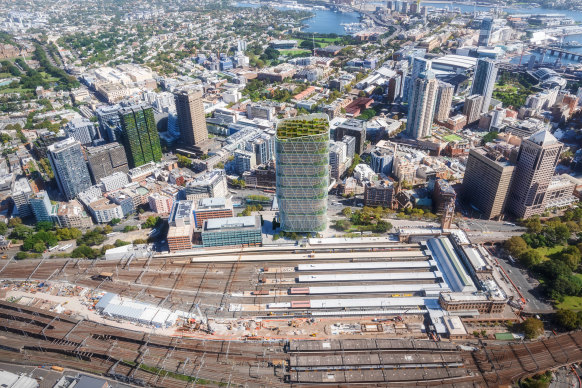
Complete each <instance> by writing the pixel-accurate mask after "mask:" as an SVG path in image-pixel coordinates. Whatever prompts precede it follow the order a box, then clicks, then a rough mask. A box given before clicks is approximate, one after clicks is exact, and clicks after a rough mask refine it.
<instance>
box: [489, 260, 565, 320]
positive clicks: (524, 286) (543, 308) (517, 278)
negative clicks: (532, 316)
mask: <svg viewBox="0 0 582 388" xmlns="http://www.w3.org/2000/svg"><path fill="white" fill-rule="evenodd" d="M498 261H499V265H500V266H502V267H503V269H504V270H505V272H506V273H507V275H508V276H509V277H510V278H511V281H512V282H513V283H514V284H515V285H516V286H517V289H518V290H519V292H520V293H521V294H522V295H523V297H524V298H525V301H526V304H525V306H524V311H526V312H531V313H550V312H552V311H554V309H553V307H552V305H551V304H550V303H547V302H544V300H545V295H544V292H543V290H542V287H541V286H540V284H539V282H538V281H537V280H535V279H534V278H532V277H530V276H529V274H528V272H527V271H526V270H525V269H523V268H521V267H519V266H517V265H516V264H517V263H516V264H513V263H511V262H509V260H506V259H502V258H498Z"/></svg>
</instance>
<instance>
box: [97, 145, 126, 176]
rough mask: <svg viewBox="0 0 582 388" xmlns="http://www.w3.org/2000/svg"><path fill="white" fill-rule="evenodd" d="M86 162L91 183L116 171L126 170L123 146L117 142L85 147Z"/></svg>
mask: <svg viewBox="0 0 582 388" xmlns="http://www.w3.org/2000/svg"><path fill="white" fill-rule="evenodd" d="M87 162H88V164H89V171H90V172H91V176H92V177H93V183H95V184H97V183H99V180H100V179H101V178H104V177H106V176H109V175H111V174H113V173H116V172H128V171H129V165H128V164H127V156H126V155H125V148H123V146H122V145H121V144H119V143H109V144H105V145H102V146H99V147H88V148H87Z"/></svg>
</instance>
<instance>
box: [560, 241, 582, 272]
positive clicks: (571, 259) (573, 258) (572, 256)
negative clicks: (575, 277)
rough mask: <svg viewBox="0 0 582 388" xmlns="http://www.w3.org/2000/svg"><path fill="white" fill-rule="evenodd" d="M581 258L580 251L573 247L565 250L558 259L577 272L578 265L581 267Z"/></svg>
mask: <svg viewBox="0 0 582 388" xmlns="http://www.w3.org/2000/svg"><path fill="white" fill-rule="evenodd" d="M580 258H581V255H580V251H579V250H578V248H576V247H575V246H573V245H570V246H568V247H566V248H564V250H562V252H560V255H559V256H558V259H559V260H560V261H562V262H564V263H565V264H567V265H568V267H570V269H571V270H572V271H574V270H576V268H578V265H580Z"/></svg>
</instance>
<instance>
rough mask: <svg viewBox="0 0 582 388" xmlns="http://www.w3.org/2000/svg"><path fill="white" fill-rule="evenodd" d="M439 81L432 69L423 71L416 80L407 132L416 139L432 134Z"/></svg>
mask: <svg viewBox="0 0 582 388" xmlns="http://www.w3.org/2000/svg"><path fill="white" fill-rule="evenodd" d="M437 90H438V81H437V79H436V78H435V75H434V73H433V72H432V71H427V72H424V73H421V74H420V75H419V77H418V78H417V79H416V80H415V81H414V85H413V88H412V99H411V101H410V109H409V110H408V122H407V123H406V132H407V133H408V135H409V136H410V137H412V138H415V139H420V138H423V137H426V136H430V134H431V132H432V131H431V130H432V120H433V117H434V108H435V104H436V97H437Z"/></svg>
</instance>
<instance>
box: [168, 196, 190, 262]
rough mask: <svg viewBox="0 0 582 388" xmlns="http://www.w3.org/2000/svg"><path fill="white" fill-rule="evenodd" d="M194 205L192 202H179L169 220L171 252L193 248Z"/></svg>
mask: <svg viewBox="0 0 582 388" xmlns="http://www.w3.org/2000/svg"><path fill="white" fill-rule="evenodd" d="M193 208H194V203H193V202H192V201H177V202H176V203H175V204H174V207H173V208H172V213H171V214H170V217H169V218H168V224H169V226H170V228H169V229H168V236H167V240H168V248H169V249H170V252H176V251H182V250H187V249H191V248H192V235H193V232H194V223H195V222H194V215H193Z"/></svg>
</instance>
